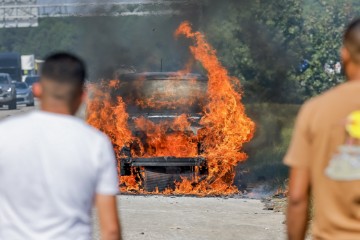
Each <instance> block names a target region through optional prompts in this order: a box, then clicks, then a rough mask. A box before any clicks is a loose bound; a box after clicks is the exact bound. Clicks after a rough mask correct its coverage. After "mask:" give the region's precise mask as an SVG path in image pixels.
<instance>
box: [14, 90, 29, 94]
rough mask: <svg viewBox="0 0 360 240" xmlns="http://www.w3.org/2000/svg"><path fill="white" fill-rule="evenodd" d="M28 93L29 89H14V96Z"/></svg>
mask: <svg viewBox="0 0 360 240" xmlns="http://www.w3.org/2000/svg"><path fill="white" fill-rule="evenodd" d="M29 92H30V89H16V94H26V93H29Z"/></svg>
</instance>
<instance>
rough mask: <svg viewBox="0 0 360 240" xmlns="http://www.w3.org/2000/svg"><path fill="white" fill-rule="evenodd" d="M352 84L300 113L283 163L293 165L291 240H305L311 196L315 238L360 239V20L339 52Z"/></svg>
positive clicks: (350, 28)
mask: <svg viewBox="0 0 360 240" xmlns="http://www.w3.org/2000/svg"><path fill="white" fill-rule="evenodd" d="M341 57H342V61H343V67H344V71H345V74H346V77H347V79H348V81H347V82H346V83H343V84H341V85H339V86H337V87H335V88H333V89H331V90H329V91H327V92H325V93H324V94H322V95H320V96H318V97H315V98H313V99H311V100H309V101H307V102H306V103H305V104H304V105H303V106H302V108H301V110H300V113H299V115H298V118H297V120H296V124H295V130H294V133H293V138H292V141H291V144H290V147H289V150H288V153H287V154H286V156H285V159H284V162H285V164H286V165H288V166H290V181H289V205H288V212H287V227H288V239H289V240H297V239H304V238H305V233H306V228H307V220H308V208H309V193H310V190H311V192H312V194H313V204H314V218H313V220H314V221H313V231H312V234H313V237H314V239H324V240H328V239H334V240H356V239H360V111H359V110H360V19H357V20H355V21H353V22H352V23H351V24H350V25H349V26H348V27H347V29H346V31H345V34H344V43H343V47H342V49H341Z"/></svg>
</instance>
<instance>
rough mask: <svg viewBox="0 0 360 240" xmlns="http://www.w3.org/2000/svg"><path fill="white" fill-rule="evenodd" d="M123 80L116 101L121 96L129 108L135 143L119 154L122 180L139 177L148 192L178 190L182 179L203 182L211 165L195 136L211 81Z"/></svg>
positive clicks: (146, 76)
mask: <svg viewBox="0 0 360 240" xmlns="http://www.w3.org/2000/svg"><path fill="white" fill-rule="evenodd" d="M119 80H120V86H119V87H118V88H116V90H114V92H113V93H112V94H113V99H116V97H118V96H121V97H122V99H123V101H124V102H125V103H126V108H127V109H126V110H127V113H128V114H129V122H128V124H129V128H130V129H131V132H132V134H133V136H134V137H135V139H137V141H133V142H131V143H130V144H129V145H128V146H125V147H123V148H122V150H121V153H120V154H119V156H121V157H119V159H118V161H120V166H121V167H120V174H121V176H129V175H134V174H135V175H136V176H137V178H138V179H137V180H138V182H141V183H142V186H143V188H144V189H145V190H146V191H154V190H156V189H158V190H159V191H163V190H164V189H166V188H174V184H175V181H181V179H182V178H184V177H185V178H188V179H194V178H197V179H201V178H204V176H206V175H207V163H206V159H205V158H203V157H202V156H201V152H202V150H201V141H200V140H199V139H198V137H197V135H198V134H197V133H198V131H201V125H200V124H199V121H200V119H201V117H202V111H203V106H204V104H205V101H206V91H207V79H206V78H205V77H203V76H201V75H199V74H189V73H187V74H183V73H177V72H166V73H164V72H160V73H156V72H152V73H129V74H123V75H120V76H119ZM182 123H184V124H182ZM184 126H185V127H184ZM160 138H161V141H159V139H160ZM179 138H180V140H179ZM175 139H176V140H175ZM179 142H180V143H179ZM176 144H178V145H180V146H175V145H176Z"/></svg>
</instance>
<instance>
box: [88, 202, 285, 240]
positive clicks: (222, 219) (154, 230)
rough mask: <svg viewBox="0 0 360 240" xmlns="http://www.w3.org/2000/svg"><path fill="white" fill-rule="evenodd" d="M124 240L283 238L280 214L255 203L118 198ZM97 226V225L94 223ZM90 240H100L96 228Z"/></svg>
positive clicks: (270, 239)
mask: <svg viewBox="0 0 360 240" xmlns="http://www.w3.org/2000/svg"><path fill="white" fill-rule="evenodd" d="M118 201H119V204H120V208H119V214H120V216H121V222H122V226H123V237H124V239H125V240H145V239H154V240H155V239H156V240H173V239H174V240H180V239H181V240H192V239H194V240H200V239H201V240H202V239H204V240H207V239H209V240H228V239H229V240H230V239H237V240H238V239H244V240H245V239H246V240H252V239H254V240H277V239H279V240H280V239H285V235H284V227H285V225H284V224H283V222H284V215H283V214H282V213H275V212H273V211H267V210H263V208H264V205H263V203H261V202H260V201H259V200H252V199H235V198H227V199H226V198H195V197H173V196H172V197H167V196H166V197H162V196H126V195H123V196H119V197H118ZM96 225H97V224H96ZM94 235H95V237H94V239H100V238H99V234H98V229H96V231H95V234H94Z"/></svg>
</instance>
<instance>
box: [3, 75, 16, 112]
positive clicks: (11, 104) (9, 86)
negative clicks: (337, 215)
mask: <svg viewBox="0 0 360 240" xmlns="http://www.w3.org/2000/svg"><path fill="white" fill-rule="evenodd" d="M3 105H8V108H9V110H13V109H16V89H15V85H14V84H13V83H12V82H11V77H10V75H9V74H8V73H0V107H2V106H3Z"/></svg>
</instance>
